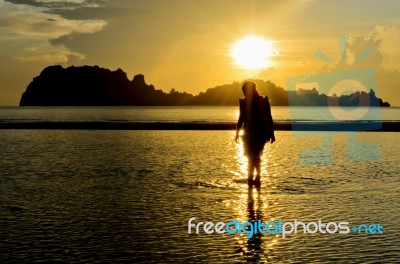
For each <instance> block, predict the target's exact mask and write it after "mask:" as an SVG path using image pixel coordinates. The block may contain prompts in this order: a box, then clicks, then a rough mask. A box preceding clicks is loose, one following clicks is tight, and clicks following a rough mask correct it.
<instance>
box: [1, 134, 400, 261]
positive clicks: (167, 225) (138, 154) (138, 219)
mask: <svg viewBox="0 0 400 264" xmlns="http://www.w3.org/2000/svg"><path fill="white" fill-rule="evenodd" d="M321 135H323V136H324V138H327V136H332V141H331V142H332V150H333V151H332V162H333V164H332V165H331V166H303V165H304V164H303V163H304V161H307V159H308V161H312V162H314V163H318V162H319V159H318V158H315V157H314V158H313V157H311V156H307V155H303V160H302V162H300V163H299V153H300V152H301V151H302V150H304V149H307V148H317V147H319V146H320V145H321V142H323V141H321ZM354 135H355V134H352V135H350V134H346V133H333V134H328V133H326V132H325V133H320V134H315V133H308V134H307V133H305V134H301V135H298V134H294V135H293V134H292V133H291V132H279V131H278V132H277V142H276V143H274V144H273V145H272V146H267V147H266V149H265V153H264V159H263V172H264V173H263V178H262V187H261V189H260V190H259V191H257V190H256V189H250V190H249V189H248V188H247V186H246V184H244V183H243V181H241V180H240V179H243V178H244V177H245V175H246V159H245V158H244V157H243V154H242V149H241V145H240V144H239V145H238V144H236V143H234V141H233V137H234V132H233V131H64V130H53V131H51V130H40V131H39V130H2V131H0V150H1V154H0V155H1V158H0V168H1V170H0V263H34V262H54V261H56V262H57V261H58V262H61V263H63V262H66V263H76V262H90V263H104V262H108V263H121V262H125V263H139V262H144V263H253V262H254V263H256V262H260V263H397V262H398V261H399V259H400V220H399V217H400V210H399V204H400V177H399V171H400V158H399V157H400V156H399V153H400V145H399V144H398V142H399V141H400V133H389V132H387V133H358V134H356V135H357V136H358V140H360V142H363V143H370V144H375V146H376V147H377V149H378V150H379V151H380V159H378V160H373V161H368V160H369V159H370V158H371V157H370V154H371V153H370V152H368V151H360V152H358V154H357V155H356V159H357V160H356V161H351V160H349V158H353V159H354V155H353V156H352V155H350V156H349V153H351V151H352V150H354V149H355V148H353V146H354V144H353V145H351V144H350V143H349V142H350V141H348V140H349V139H350V140H354V138H353V137H354ZM304 136H306V137H305V138H303V137H304ZM309 136H313V137H309ZM318 136H319V137H318ZM351 142H353V141H351ZM353 143H354V142H353ZM303 154H304V153H303ZM306 154H307V152H306ZM353 154H354V153H353ZM348 156H349V157H348ZM375 158H377V157H375ZM302 164H303V165H302ZM191 217H196V220H195V222H199V221H213V222H214V223H216V222H219V221H223V222H228V221H232V220H235V219H238V220H239V221H242V222H244V221H252V220H255V219H261V220H262V221H263V222H269V221H278V220H279V219H282V220H283V221H294V220H295V219H297V220H300V221H303V222H310V221H318V220H322V221H323V222H325V223H327V222H331V221H334V222H341V221H347V222H349V223H350V224H349V227H352V226H355V225H359V224H361V223H366V224H372V223H376V224H377V223H379V224H381V225H383V226H384V229H383V231H384V233H383V234H379V235H378V234H375V235H372V234H357V233H355V232H353V231H350V233H349V234H338V233H335V234H321V233H316V234H303V233H298V234H292V235H290V236H288V237H286V238H282V236H281V235H268V234H266V235H255V236H253V237H252V238H251V239H246V238H245V234H235V235H229V234H227V233H225V234H209V235H208V234H205V233H204V232H201V233H200V234H199V235H196V234H190V235H189V234H188V231H187V228H188V220H189V219H190V218H191Z"/></svg>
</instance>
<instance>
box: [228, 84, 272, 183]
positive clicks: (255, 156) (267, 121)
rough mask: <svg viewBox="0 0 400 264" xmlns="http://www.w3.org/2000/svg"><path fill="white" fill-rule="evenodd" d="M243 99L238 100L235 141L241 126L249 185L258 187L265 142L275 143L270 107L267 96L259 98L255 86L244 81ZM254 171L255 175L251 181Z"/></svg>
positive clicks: (237, 140) (237, 138) (237, 139)
mask: <svg viewBox="0 0 400 264" xmlns="http://www.w3.org/2000/svg"><path fill="white" fill-rule="evenodd" d="M242 91H243V94H244V96H245V98H244V99H239V105H240V115H239V120H238V122H237V126H236V137H235V141H236V142H239V131H240V129H241V127H242V125H243V130H244V134H243V146H244V154H245V155H246V156H247V159H248V182H249V185H252V184H253V183H254V185H256V186H260V170H261V168H260V166H261V159H260V157H261V154H262V151H263V149H264V145H265V143H266V142H268V141H271V144H272V143H273V142H274V141H275V135H274V127H273V120H272V116H271V106H270V104H269V100H268V96H266V97H265V98H263V97H261V96H260V95H259V94H258V92H257V90H256V84H255V83H254V82H252V81H246V82H245V83H244V84H243V86H242ZM254 169H256V172H257V175H256V178H255V179H254V180H253V174H254Z"/></svg>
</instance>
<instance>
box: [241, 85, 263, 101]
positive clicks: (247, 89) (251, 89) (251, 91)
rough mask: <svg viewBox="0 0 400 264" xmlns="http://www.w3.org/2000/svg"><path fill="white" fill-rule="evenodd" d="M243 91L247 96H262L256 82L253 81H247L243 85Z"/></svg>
mask: <svg viewBox="0 0 400 264" xmlns="http://www.w3.org/2000/svg"><path fill="white" fill-rule="evenodd" d="M242 91H243V94H244V96H245V97H249V98H251V99H252V98H257V97H258V96H260V95H259V94H258V92H257V89H256V84H255V83H254V82H252V81H245V82H244V83H243V86H242Z"/></svg>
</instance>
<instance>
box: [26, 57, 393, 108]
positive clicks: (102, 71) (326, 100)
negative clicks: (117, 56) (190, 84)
mask: <svg viewBox="0 0 400 264" xmlns="http://www.w3.org/2000/svg"><path fill="white" fill-rule="evenodd" d="M254 82H255V83H256V85H257V90H258V91H259V92H260V94H261V95H268V97H269V99H270V103H271V105H272V106H289V101H290V106H328V105H331V104H332V103H333V104H335V105H339V106H359V105H361V106H362V105H363V103H362V102H366V101H367V102H369V104H368V106H390V104H389V103H388V102H383V101H382V99H381V98H377V97H376V95H375V92H374V91H373V90H372V89H371V91H370V92H369V93H366V92H355V93H352V94H349V95H342V96H339V97H337V96H336V95H333V96H328V95H326V94H319V93H318V91H317V90H315V89H311V90H307V89H300V90H298V91H286V90H285V89H283V88H282V87H279V86H277V85H275V84H274V83H272V82H271V81H263V80H254ZM241 85H242V84H241V83H239V82H233V83H231V84H224V85H220V86H216V87H214V88H209V89H207V90H206V91H205V92H201V93H199V94H198V95H192V94H189V93H186V92H178V91H176V90H175V89H171V90H170V91H169V92H168V93H166V92H164V91H163V90H160V89H156V88H155V87H154V86H153V85H148V84H146V82H145V79H144V76H143V75H142V74H138V75H135V76H134V78H133V79H132V80H129V79H128V77H127V74H126V73H125V72H124V71H123V70H121V69H117V70H116V71H111V70H109V69H106V68H101V67H99V66H79V67H74V66H70V67H68V68H63V67H62V66H60V65H55V66H49V67H46V68H45V69H44V70H43V71H42V72H41V73H40V75H39V76H37V77H35V78H34V79H33V80H32V82H31V83H30V84H29V85H28V87H27V88H26V91H25V92H24V93H23V94H22V97H21V100H20V106H184V105H209V106H229V105H235V106H236V105H237V104H238V98H241V97H242V92H241ZM289 99H290V100H289ZM366 99H367V100H366Z"/></svg>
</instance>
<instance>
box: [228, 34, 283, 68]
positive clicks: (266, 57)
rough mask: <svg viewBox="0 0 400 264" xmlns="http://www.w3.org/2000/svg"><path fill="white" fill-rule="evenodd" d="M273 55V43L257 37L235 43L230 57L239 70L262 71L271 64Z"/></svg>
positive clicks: (246, 38) (249, 37) (245, 38)
mask: <svg viewBox="0 0 400 264" xmlns="http://www.w3.org/2000/svg"><path fill="white" fill-rule="evenodd" d="M274 53H275V51H274V47H273V43H272V42H271V41H269V40H266V39H264V38H261V37H257V36H247V37H244V38H242V39H240V40H239V41H237V42H236V43H235V44H234V45H233V46H232V48H231V51H230V55H231V57H232V58H233V59H234V63H235V64H236V65H237V66H239V67H240V68H244V69H248V70H255V69H263V68H266V67H268V66H269V65H270V64H271V56H272V55H273V54H274Z"/></svg>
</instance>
